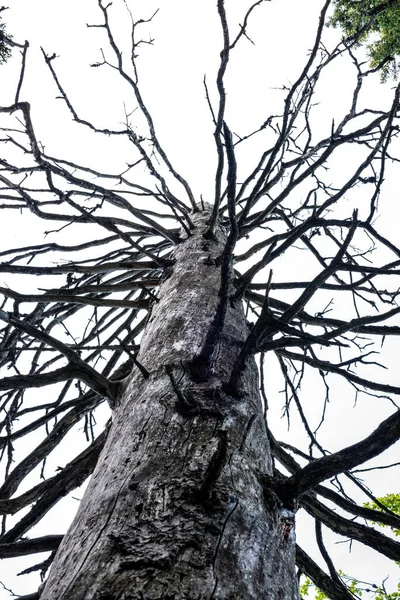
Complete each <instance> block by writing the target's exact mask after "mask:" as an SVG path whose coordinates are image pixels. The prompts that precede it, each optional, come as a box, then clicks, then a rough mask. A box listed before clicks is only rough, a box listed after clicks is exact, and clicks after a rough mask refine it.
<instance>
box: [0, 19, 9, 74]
mask: <svg viewBox="0 0 400 600" xmlns="http://www.w3.org/2000/svg"><path fill="white" fill-rule="evenodd" d="M6 35H7V34H6V26H5V24H4V23H2V21H1V20H0V65H1V64H3V63H5V62H6V61H7V60H8V59H9V58H10V56H11V48H10V46H9V45H8V44H7V43H6V41H5V36H6ZM7 37H9V36H8V35H7Z"/></svg>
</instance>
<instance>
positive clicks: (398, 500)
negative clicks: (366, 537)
mask: <svg viewBox="0 0 400 600" xmlns="http://www.w3.org/2000/svg"><path fill="white" fill-rule="evenodd" d="M377 500H378V502H379V504H380V505H383V506H385V507H386V508H388V509H389V510H391V511H392V512H394V513H395V514H396V515H400V494H387V495H386V496H382V498H377ZM379 504H377V503H376V502H366V503H365V504H364V506H365V508H373V509H375V510H379V511H381V512H382V511H383V508H382V507H381V506H380V505H379ZM378 525H379V526H380V527H388V525H383V524H382V523H378ZM391 529H392V531H393V532H394V534H395V535H396V536H400V529H394V528H393V527H392V528H391ZM339 575H340V576H341V579H342V580H343V582H344V583H345V584H346V586H347V589H348V590H349V592H350V593H352V594H354V596H355V597H356V598H360V597H361V596H362V589H361V588H360V587H359V586H360V582H359V581H357V579H353V578H349V577H348V576H347V575H345V574H344V573H343V571H339ZM310 588H313V589H314V599H315V600H325V599H326V598H328V596H327V595H326V594H324V593H323V592H322V591H321V590H320V589H318V588H317V587H315V586H314V584H313V582H312V581H311V579H309V578H308V577H305V578H304V580H303V581H302V583H300V587H299V591H300V598H306V597H307V596H308V594H309V591H310ZM371 588H372V589H371ZM364 591H366V592H369V593H372V594H373V598H374V600H400V583H399V584H398V585H397V592H391V593H389V594H388V593H387V592H386V591H385V589H384V588H383V587H379V586H377V585H375V584H370V585H369V586H368V588H364Z"/></svg>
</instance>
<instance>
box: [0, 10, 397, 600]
mask: <svg viewBox="0 0 400 600" xmlns="http://www.w3.org/2000/svg"><path fill="white" fill-rule="evenodd" d="M249 4H250V3H249V2H247V1H244V0H228V1H227V8H228V14H229V18H230V23H231V24H232V36H234V35H236V33H237V31H238V24H239V23H240V22H241V21H242V16H243V12H244V7H246V6H248V5H249ZM129 5H130V7H131V9H132V11H133V14H134V17H135V18H148V17H149V16H150V15H151V14H152V13H154V12H155V11H156V9H157V8H159V7H160V10H159V12H158V14H157V15H156V16H155V17H154V19H153V21H152V22H151V23H150V24H149V25H143V30H142V35H143V39H144V40H145V41H149V40H150V39H153V38H154V44H152V45H150V44H144V45H142V46H141V48H140V50H139V55H140V58H139V63H138V65H139V77H140V82H141V89H142V93H143V96H144V99H145V101H146V102H147V104H148V107H149V108H150V110H151V112H152V114H153V117H154V121H155V125H156V129H157V132H158V136H159V139H160V140H161V142H162V144H163V145H164V146H165V148H166V150H167V152H168V155H169V157H170V159H171V160H172V162H173V164H174V165H175V166H176V167H177V168H178V170H179V171H180V172H181V173H182V174H183V175H184V176H185V177H186V179H187V180H188V181H189V182H190V185H191V186H192V188H193V190H194V192H195V194H196V197H199V196H200V194H202V195H203V198H204V199H205V200H207V198H212V193H213V183H214V172H215V166H216V155H215V147H214V140H213V136H212V132H213V127H212V121H211V117H210V113H209V110H208V107H207V103H206V100H205V93H204V86H203V77H204V75H206V77H207V82H208V84H209V89H210V95H211V100H212V101H213V102H215V101H216V98H217V96H216V90H215V85H214V81H215V75H216V70H217V67H218V60H219V52H220V50H221V30H220V23H219V21H218V18H217V12H216V6H215V5H216V2H215V0H202V1H201V2H198V1H197V2H195V1H193V0H168V2H167V1H166V0H163V2H161V3H160V0H157V1H155V0H129ZM321 5H322V2H320V1H317V0H303V1H300V0H273V1H271V2H266V3H265V4H264V5H262V6H260V7H258V8H257V9H256V11H255V13H254V18H253V19H252V21H251V24H250V26H249V30H248V31H249V36H250V38H251V40H252V42H254V44H253V43H251V42H250V41H249V40H246V39H243V40H242V43H241V44H240V46H239V47H238V48H237V49H236V50H235V51H234V52H233V53H232V58H231V62H230V65H229V67H228V72H227V76H226V87H227V93H228V105H227V114H226V118H227V122H228V124H229V125H230V127H231V129H232V130H233V131H234V132H235V133H237V134H238V135H240V136H243V135H245V134H247V133H249V132H250V131H252V130H253V129H256V128H257V127H259V126H260V125H261V123H262V122H263V121H265V120H266V118H267V117H268V116H269V115H271V114H279V113H280V112H281V111H282V99H283V97H284V91H283V90H282V88H283V87H284V86H289V85H290V84H291V83H293V81H294V80H295V79H296V78H297V76H298V75H299V73H300V71H301V68H302V66H303V65H304V62H305V60H306V57H307V52H308V51H309V49H310V48H311V46H312V44H313V41H314V36H315V30H316V25H317V21H318V16H319V10H320V8H321ZM9 6H10V10H8V11H6V12H4V13H3V15H4V19H5V21H6V23H7V27H8V30H9V32H10V33H11V34H12V35H13V36H14V38H15V40H16V41H19V42H23V41H24V40H25V39H28V40H29V41H30V45H31V48H30V51H29V58H28V63H27V75H26V78H25V83H24V87H23V90H22V94H21V99H23V100H29V101H30V102H31V103H32V115H33V119H34V124H35V127H36V130H37V132H38V137H39V139H40V141H41V142H42V143H43V144H44V145H45V147H46V151H47V153H49V154H52V155H55V156H59V157H61V156H63V158H67V159H73V160H74V161H75V162H79V163H82V164H86V165H88V166H91V167H96V168H97V169H98V170H104V171H107V172H112V171H118V169H121V168H122V167H123V165H124V164H126V163H129V162H130V160H131V158H132V156H131V155H130V153H131V150H130V148H128V147H127V146H124V145H123V144H122V145H121V144H119V143H117V142H115V141H114V140H113V139H108V138H107V139H105V138H104V137H103V138H102V137H100V136H97V137H95V136H94V135H93V134H91V133H90V132H87V131H85V130H82V128H81V127H79V126H78V125H76V124H74V123H71V119H70V115H69V113H68V111H67V110H66V107H65V104H64V103H63V102H62V101H60V100H55V96H56V95H57V92H56V89H55V86H54V83H53V82H52V80H51V77H50V74H49V72H48V70H47V67H46V65H45V64H44V61H43V58H42V56H41V52H40V46H42V47H43V48H44V50H45V51H46V52H47V53H48V54H52V53H53V52H54V53H56V54H57V55H58V56H59V58H58V59H57V61H55V63H54V65H55V67H56V69H57V71H58V74H59V76H60V80H61V82H62V84H63V85H64V86H65V89H66V90H68V93H69V95H70V100H71V101H72V102H73V103H74V106H75V108H76V110H77V112H78V114H79V116H80V117H81V118H83V119H88V120H91V121H92V122H93V123H94V124H95V125H96V126H98V127H103V128H105V127H108V128H118V127H119V126H121V124H123V122H124V118H125V112H128V113H129V112H130V111H132V110H133V109H134V107H135V103H134V101H133V98H132V97H131V93H130V91H129V89H128V88H127V86H126V85H125V84H124V83H121V82H120V81H119V80H118V78H117V77H116V75H115V72H113V71H112V69H110V68H108V67H106V66H104V67H100V68H95V69H90V68H89V66H88V65H89V64H91V63H95V62H97V61H101V60H102V54H101V48H103V49H104V50H105V51H106V52H107V53H108V56H111V55H110V52H109V50H108V49H107V44H106V39H105V34H104V30H102V29H98V28H89V29H88V28H87V23H89V24H96V23H99V22H101V14H100V12H99V10H98V8H97V2H96V1H95V0H85V1H82V0H35V2H32V0H11V2H10V3H9ZM114 7H115V11H114V26H115V29H116V30H117V31H118V37H119V38H120V39H121V40H125V42H122V44H124V43H127V41H128V40H129V35H130V30H129V25H130V23H129V18H127V14H126V12H125V13H123V12H122V11H123V9H124V2H123V0H115V1H114ZM338 36H339V33H338V32H336V31H332V30H329V31H326V43H327V44H328V46H329V44H330V45H333V44H334V43H335V41H337V40H338ZM14 54H15V55H16V56H15V57H14V59H13V60H12V61H10V62H9V64H7V65H5V66H3V67H1V70H0V82H1V85H0V103H1V105H8V104H11V103H12V101H13V97H14V93H15V84H16V81H17V79H18V76H19V71H18V57H17V55H18V52H14ZM354 75H355V72H354V68H353V67H352V66H351V64H350V63H349V62H348V61H345V60H339V61H338V63H337V65H336V66H335V67H334V68H332V69H330V70H329V72H328V74H327V75H326V76H325V77H323V78H322V81H321V86H320V88H319V92H318V97H317V98H316V100H317V102H318V103H319V105H318V107H316V109H315V117H314V121H313V123H314V126H315V127H316V128H317V130H318V137H322V136H323V135H324V132H325V133H326V132H327V131H329V128H330V126H331V123H332V119H338V118H339V117H340V115H341V114H343V111H344V110H345V108H346V107H347V106H348V101H349V97H350V94H351V91H352V85H353V83H354ZM391 85H392V84H391V83H388V84H386V85H385V86H382V85H380V84H379V80H378V77H376V78H375V79H374V80H373V81H371V83H370V84H369V86H368V88H367V94H366V96H365V102H367V101H368V103H369V106H370V107H378V106H380V107H382V106H387V105H388V104H389V103H390V98H391V90H390V88H391ZM135 119H136V116H135V113H133V115H132V121H133V123H134V126H135V127H137V131H138V133H140V127H141V125H142V123H141V121H140V118H139V117H138V118H137V122H136V121H135ZM261 148H262V141H260V142H258V141H257V140H255V141H254V143H253V144H252V145H251V146H245V145H243V150H242V151H239V152H238V161H239V165H240V169H241V170H240V171H239V176H244V175H245V173H246V172H248V170H249V169H251V168H252V166H254V164H255V162H256V161H257V158H258V157H259V155H260V151H261ZM3 152H4V150H3ZM341 160H342V163H340V164H337V165H336V171H335V172H336V173H337V176H338V177H340V176H341V174H343V173H345V171H346V168H347V166H348V165H347V162H346V159H345V158H342V159H341ZM143 177H145V175H143ZM396 196H397V186H396V183H395V180H394V176H393V180H392V181H388V183H387V186H386V196H385V198H383V199H382V200H381V212H382V216H381V217H380V219H381V223H382V220H383V225H382V227H383V228H384V229H385V230H386V231H389V230H390V229H391V228H392V227H393V223H398V222H399V221H398V217H400V215H399V209H398V206H397V205H398V203H397V202H396V205H395V199H396ZM389 215H390V217H389ZM9 218H10V226H9V227H8V232H9V235H8V237H6V236H3V238H2V239H1V242H0V243H1V245H2V246H3V247H4V248H7V247H8V246H10V245H12V246H15V245H16V243H15V240H16V239H17V238H18V239H19V238H21V234H22V235H23V236H24V243H25V242H26V243H30V242H31V240H32V241H33V240H35V241H36V242H37V235H38V234H37V231H36V230H35V231H34V230H33V229H32V227H31V221H30V220H29V219H26V220H25V221H23V222H21V217H20V216H19V215H11V216H10V217H9ZM24 223H26V225H25V227H24ZM390 344H391V343H388V345H387V352H388V355H389V362H390V354H391V353H392V355H393V356H392V360H391V362H392V365H393V374H388V375H382V374H381V372H379V374H378V377H380V378H381V380H382V377H384V378H385V379H384V380H385V381H388V382H389V381H392V382H393V383H397V384H398V383H399V381H398V375H397V373H398V368H396V365H397V360H398V350H397V356H396V349H395V347H394V346H393V348H392V346H391V345H390ZM304 386H305V388H306V389H309V390H310V398H311V400H312V397H313V395H314V396H315V395H316V394H322V393H323V390H322V388H321V386H320V383H319V384H316V383H315V381H307V379H306V380H305V382H304ZM307 386H308V387H307ZM335 389H336V392H337V396H336V399H335V406H334V407H332V406H331V407H329V410H330V411H331V418H332V420H331V421H330V422H331V423H332V425H331V426H330V428H329V429H327V430H326V431H325V439H326V440H327V446H328V447H329V449H330V450H332V451H333V450H337V449H339V448H340V447H343V446H344V445H347V444H350V443H353V442H355V441H357V440H358V439H361V438H362V437H363V436H364V435H367V434H368V433H370V432H371V431H372V429H374V427H375V426H376V418H377V416H376V411H375V408H374V407H373V406H372V404H371V399H367V398H360V401H359V403H358V406H357V411H355V412H354V414H353V413H352V411H351V408H352V405H353V401H354V395H352V394H351V392H350V391H349V389H348V388H347V387H345V386H344V385H342V383H340V382H339V383H337V384H336V388H335ZM280 391H281V390H280V389H279V388H278V387H277V384H276V386H275V387H274V383H273V382H272V383H271V384H270V387H269V394H270V396H271V395H273V396H274V397H277V398H280V400H279V401H278V402H275V403H273V404H271V408H270V411H269V418H270V419H271V420H274V421H278V420H279V419H280V417H281V413H282V405H283V397H282V396H280V395H279V392H280ZM318 411H319V409H317V411H316V414H315V421H316V422H318V419H319V418H320V412H318ZM390 412H391V407H390V405H389V404H387V405H385V406H384V407H383V409H382V412H381V413H380V418H384V416H386V415H388V414H389V413H390ZM343 415H346V416H343ZM296 425H298V423H296V418H294V421H293V428H292V430H291V431H290V432H289V433H287V427H286V422H285V421H282V422H281V425H280V426H279V427H280V429H281V431H282V438H284V437H285V439H286V440H290V439H291V437H290V436H293V435H297V434H296ZM298 435H299V436H300V437H301V434H298ZM398 447H399V444H397V451H396V448H395V447H393V448H392V450H391V451H390V452H387V453H385V456H384V458H382V460H383V462H385V463H389V462H391V461H394V460H395V459H396V458H397V457H398V454H399V452H398ZM375 464H377V463H375ZM368 481H369V484H370V485H372V483H373V485H374V491H376V494H377V495H378V496H381V495H384V494H386V493H389V492H396V491H398V489H397V490H396V482H395V481H393V480H390V479H388V476H387V472H385V471H380V472H378V473H376V474H375V475H374V477H373V479H372V478H371V479H370V480H368ZM397 487H398V485H397ZM76 495H77V494H76ZM74 510H75V505H74V503H73V502H70V503H69V505H68V506H67V505H66V504H65V503H64V504H63V505H62V508H61V509H60V508H55V509H54V510H53V511H52V513H51V514H50V518H51V519H52V522H53V523H54V522H56V523H58V524H59V528H60V529H59V531H62V530H63V527H64V523H66V522H67V521H68V520H69V519H70V517H71V515H72V513H73V511H74ZM308 527H309V522H308V521H307V519H303V520H301V519H300V520H299V525H298V531H299V536H300V537H302V539H303V540H304V538H307V537H310V539H311V537H312V536H309V535H308V533H309V532H308V529H307V528H308ZM41 533H43V532H42V531H40V530H38V531H37V534H38V535H40V534H41ZM326 538H327V539H335V540H336V541H337V540H338V538H334V536H333V535H330V534H326ZM305 549H306V550H308V551H309V552H310V553H311V554H312V555H313V556H314V558H315V559H316V560H318V561H319V562H320V563H321V561H320V558H318V552H316V551H315V550H313V549H312V547H311V546H310V547H308V546H307V543H305ZM348 552H349V546H348V544H340V545H337V546H336V547H335V548H334V554H335V557H337V559H338V560H337V566H338V567H340V568H342V569H343V570H344V571H346V572H350V573H351V574H354V575H355V576H357V577H359V578H360V579H364V580H368V581H373V582H376V583H378V584H379V583H380V581H381V580H382V578H383V577H385V576H386V575H387V574H389V572H391V573H392V574H395V573H396V571H395V570H394V568H393V566H392V565H390V564H389V561H387V560H386V559H384V558H383V557H381V556H380V555H379V554H377V553H372V552H369V551H367V550H366V549H364V548H362V547H361V546H360V545H358V544H353V548H352V555H351V557H350V559H349V555H348ZM371 561H373V564H371ZM33 562H34V561H33V559H32V558H31V559H29V560H26V561H24V562H23V566H24V567H25V566H28V565H29V564H33ZM4 563H7V569H8V568H10V573H11V572H12V571H14V570H15V569H16V570H20V569H21V568H23V567H21V566H18V567H15V565H16V563H17V561H16V560H13V561H11V560H9V561H4ZM321 564H322V563H321ZM2 578H3V576H1V577H0V579H2ZM395 578H396V576H395V575H394V576H393V582H394V583H395ZM32 581H33V578H31V577H27V578H26V582H25V581H24V580H22V579H21V578H19V579H17V578H15V577H11V576H10V577H9V578H8V579H7V584H8V585H9V586H10V587H12V588H13V589H14V590H15V591H16V592H18V593H24V592H25V593H27V592H29V591H32V588H33V587H35V585H36V583H32ZM35 582H36V579H35ZM2 594H3V596H4V598H8V597H9V596H8V594H7V593H6V592H2V591H1V590H0V598H1V600H2V598H3V596H2Z"/></svg>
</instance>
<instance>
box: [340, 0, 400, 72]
mask: <svg viewBox="0 0 400 600" xmlns="http://www.w3.org/2000/svg"><path fill="white" fill-rule="evenodd" d="M334 5H335V10H334V13H333V16H332V18H331V21H330V23H331V25H333V26H335V27H337V26H338V27H341V28H342V29H343V31H344V33H345V35H346V36H349V37H350V38H356V39H357V40H358V42H359V43H360V44H361V43H366V45H367V50H368V54H369V57H370V60H371V67H373V68H376V69H379V70H381V73H382V79H383V80H386V79H387V78H388V77H390V76H392V77H396V76H397V72H398V64H399V63H398V60H399V56H400V2H399V1H398V0H387V1H384V2H382V0H334Z"/></svg>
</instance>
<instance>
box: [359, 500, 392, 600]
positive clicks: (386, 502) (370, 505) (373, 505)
mask: <svg viewBox="0 0 400 600" xmlns="http://www.w3.org/2000/svg"><path fill="white" fill-rule="evenodd" d="M377 500H378V502H379V503H380V504H383V506H386V508H388V509H389V510H391V511H392V512H394V513H395V514H396V515H400V494H387V495H386V496H383V497H382V498H377ZM364 506H365V507H366V508H374V509H375V510H380V511H381V512H382V510H383V509H382V508H381V507H380V506H379V504H376V503H375V502H367V503H366V504H364ZM379 526H380V527H388V525H383V524H382V523H379ZM391 529H392V531H393V533H394V534H395V535H396V536H400V529H394V528H393V527H392V528H391ZM396 593H397V592H396Z"/></svg>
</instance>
